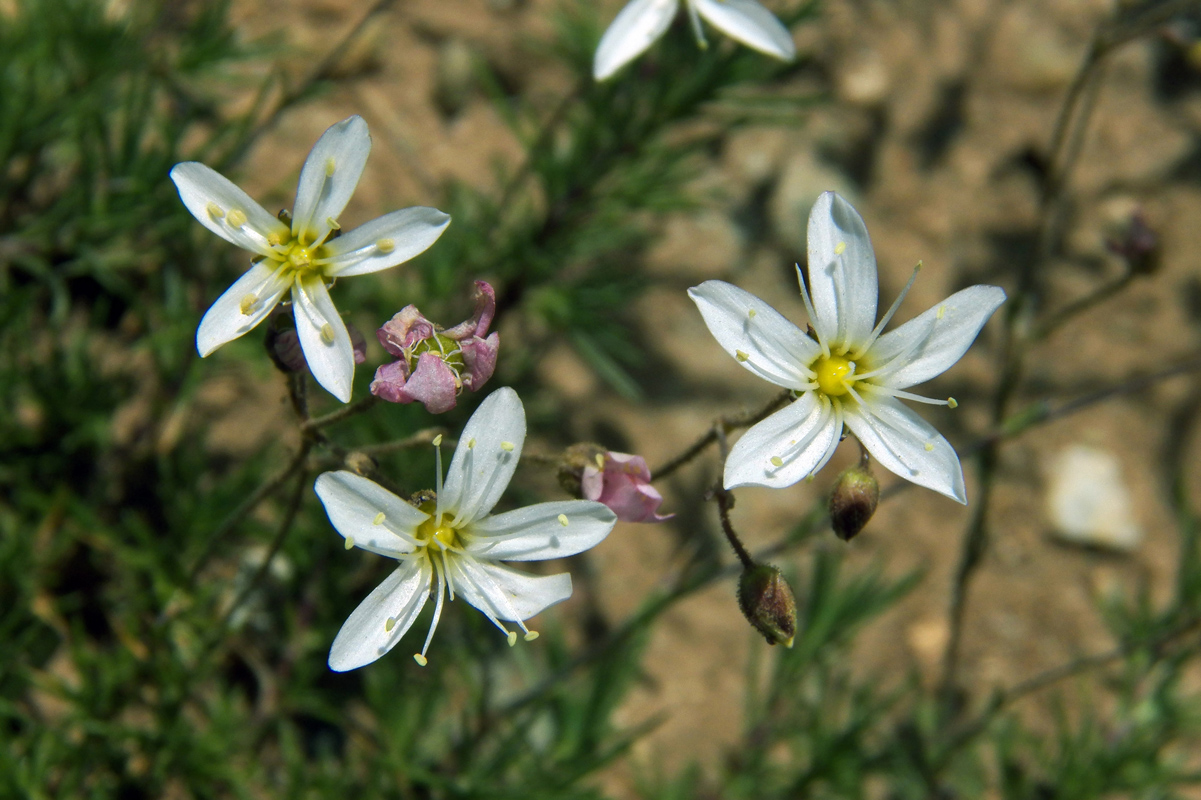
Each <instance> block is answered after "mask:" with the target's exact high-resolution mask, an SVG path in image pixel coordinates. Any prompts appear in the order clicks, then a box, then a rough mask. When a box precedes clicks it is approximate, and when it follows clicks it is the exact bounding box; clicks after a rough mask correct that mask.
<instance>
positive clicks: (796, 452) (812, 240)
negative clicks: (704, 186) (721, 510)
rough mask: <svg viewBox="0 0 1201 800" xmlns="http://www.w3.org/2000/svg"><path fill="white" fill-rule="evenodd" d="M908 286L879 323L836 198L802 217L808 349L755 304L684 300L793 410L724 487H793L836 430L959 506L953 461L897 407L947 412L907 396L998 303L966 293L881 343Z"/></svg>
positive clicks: (1000, 294) (818, 461)
mask: <svg viewBox="0 0 1201 800" xmlns="http://www.w3.org/2000/svg"><path fill="white" fill-rule="evenodd" d="M916 277H917V272H916V271H915V272H914V277H913V278H910V280H909V284H908V285H906V286H905V290H904V291H902V292H901V296H900V297H898V298H897V300H896V302H895V303H893V305H892V307H891V308H890V309H888V312H887V313H886V314H885V315H884V317H883V318H882V319H881V320H880V321H879V322H878V323H877V322H876V299H877V293H878V288H877V284H876V259H875V256H874V255H873V253H872V245H871V240H870V239H868V235H867V227H866V226H865V225H864V224H863V218H862V217H860V216H859V214H858V212H856V211H855V209H854V208H852V207H851V205H850V203H848V202H847V201H845V200H843V199H842V198H841V197H839V196H838V195H836V194H835V193H833V192H826V193H825V194H823V195H822V196H821V197H820V198H819V199H818V201H817V202H816V203H815V204H814V206H813V210H812V212H811V213H810V214H809V290H810V292H812V299H810V295H809V293H807V292H806V291H805V283H804V281H803V280H800V278H801V275H800V269H799V268H798V270H797V278H798V281H799V282H800V284H801V296H802V298H803V299H804V301H805V307H806V308H807V309H808V312H809V319H810V322H811V323H812V326H813V331H814V333H815V335H816V341H814V339H813V338H811V337H810V336H809V335H807V334H806V333H805V332H804V331H802V330H801V329H800V328H798V327H797V326H796V325H793V324H792V323H791V322H789V321H788V320H787V319H785V318H784V317H783V316H781V315H780V313H779V312H777V311H776V310H775V309H773V308H771V306H769V305H768V304H767V303H765V302H763V301H762V300H760V299H759V298H758V297H755V296H754V295H752V294H750V293H749V292H745V291H743V290H742V289H739V288H738V287H736V286H732V285H730V284H728V283H725V282H723V281H706V282H704V283H702V284H701V285H700V286H695V287H693V288H691V289H689V290H688V294H689V296H690V297H691V298H692V299H693V301H694V302H695V303H696V305H697V307H698V308H699V309H700V312H701V315H702V316H703V317H704V318H705V324H706V325H708V326H709V330H710V332H712V333H713V336H714V337H715V338H716V339H717V341H718V343H719V344H720V345H721V346H722V347H723V348H725V350H726V352H728V353H729V354H730V355H731V356H733V357H734V358H735V359H737V361H738V363H740V364H742V366H743V367H745V368H746V369H747V370H749V371H750V372H752V373H754V374H755V375H758V376H759V377H761V378H764V379H765V380H768V381H770V382H771V383H774V384H776V385H777V386H783V387H784V388H786V389H791V390H792V392H793V394H794V396H795V398H796V399H795V400H794V401H793V402H792V403H790V404H789V405H788V406H786V407H785V408H783V409H781V410H779V411H777V412H776V413H774V414H772V415H771V416H770V417H768V418H767V419H765V420H763V421H762V422H760V423H758V424H757V425H755V426H753V427H752V428H751V429H750V430H748V431H747V432H746V433H745V434H743V436H742V438H741V439H739V440H738V441H737V443H735V445H734V447H733V448H732V449H731V450H730V454H729V457H728V458H727V459H726V468H725V478H724V480H725V486H726V488H727V489H732V488H734V487H737V486H768V487H772V488H782V487H785V486H791V485H792V484H794V483H796V482H797V481H799V480H800V479H801V478H804V477H806V476H808V475H811V474H813V473H814V472H816V471H817V470H819V469H821V468H822V467H823V466H824V465H825V464H826V462H827V461H828V460H829V459H830V456H831V455H833V454H834V449H835V448H836V447H837V446H838V442H839V439H840V438H841V435H842V428H843V425H844V424H845V425H846V426H847V427H848V428H850V429H851V432H852V433H853V434H855V436H856V437H857V438H858V439H859V441H860V442H862V443H863V446H864V447H866V448H867V450H868V452H869V453H871V454H872V456H873V457H874V458H875V459H876V461H877V462H878V463H879V464H880V465H881V466H883V467H884V468H885V469H888V470H889V471H891V472H894V473H896V474H897V475H899V476H901V477H902V478H904V479H906V480H908V481H912V482H913V483H916V484H918V485H919V486H925V487H927V488H929V489H933V490H934V491H936V492H939V493H941V494H944V495H946V496H947V497H950V498H952V499H955V500H958V501H959V502H960V503H966V502H967V497H966V494H965V492H964V488H963V470H962V468H961V467H960V465H959V457H958V456H957V455H956V454H955V451H954V449H952V447H951V445H950V444H949V443H948V442H947V440H946V439H944V438H943V437H942V436H941V435H940V434H939V433H938V431H936V430H934V428H933V427H931V426H930V424H929V423H927V422H926V421H925V420H923V419H922V418H921V417H919V416H918V415H917V414H915V413H913V412H912V411H910V410H909V409H908V408H906V407H905V406H904V405H902V404H901V403H899V402H898V400H897V398H903V399H906V400H914V401H917V402H921V403H934V404H938V405H950V406H951V407H952V408H954V407H955V405H956V404H955V401H954V400H953V399H949V400H932V399H929V398H926V397H922V396H920V395H916V394H911V393H910V392H907V391H905V390H906V389H907V388H909V387H910V386H913V385H914V384H918V383H922V382H923V381H927V380H930V379H931V378H933V377H934V376H936V375H939V374H941V373H942V372H944V371H945V370H946V369H948V368H949V367H950V366H951V365H952V364H954V363H955V362H956V361H958V360H959V359H960V357H961V356H962V355H963V354H964V353H965V352H967V349H968V347H970V346H971V344H972V342H973V341H974V340H975V338H976V335H977V334H978V333H979V332H980V329H981V328H982V327H984V323H985V322H987V321H988V318H989V317H990V316H992V313H993V312H994V311H996V310H997V308H998V307H999V306H1000V305H1001V303H1003V302H1005V292H1004V290H1002V289H1000V288H999V287H996V286H983V285H980V286H971V287H969V288H967V289H964V290H963V291H960V292H956V293H955V294H953V295H951V296H950V297H948V298H947V299H946V300H944V301H943V302H941V303H939V304H938V305H936V306H934V307H933V308H931V309H930V310H929V311H926V312H925V313H924V314H922V315H920V316H918V317H915V318H914V319H912V320H910V321H909V322H907V323H905V324H904V325H902V326H901V327H899V328H897V329H896V330H893V331H891V332H889V333H886V334H884V335H883V336H881V335H880V333H881V331H882V330H883V329H884V326H885V325H886V324H888V321H889V320H890V319H892V315H893V314H894V313H895V312H896V310H897V307H898V306H900V304H901V300H902V299H903V298H904V297H905V293H906V292H908V290H909V287H910V286H912V285H913V280H914V278H916Z"/></svg>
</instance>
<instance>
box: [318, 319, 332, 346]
mask: <svg viewBox="0 0 1201 800" xmlns="http://www.w3.org/2000/svg"><path fill="white" fill-rule="evenodd" d="M321 341H323V342H325V343H326V344H333V343H334V326H333V325H330V324H329V323H328V322H327V323H325V324H324V325H322V326H321Z"/></svg>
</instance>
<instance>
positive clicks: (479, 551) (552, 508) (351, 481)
mask: <svg viewBox="0 0 1201 800" xmlns="http://www.w3.org/2000/svg"><path fill="white" fill-rule="evenodd" d="M524 441H525V409H524V408H522V405H521V400H520V398H518V397H517V393H516V392H514V391H513V390H512V389H509V388H504V389H499V390H497V391H495V392H493V393H492V394H491V395H489V396H488V397H487V398H486V399H485V400H484V402H483V403H481V404H480V407H479V408H478V409H476V411H475V413H474V414H472V415H471V419H470V420H468V422H467V426H466V427H465V428H464V429H463V435H462V437H461V438H460V439H459V444H458V447H456V448H455V455H454V458H453V459H452V460H451V462H450V470H449V471H448V472H447V475H446V483H445V485H443V483H442V470H441V456H439V460H438V462H439V469H438V476H437V483H438V490H437V492H436V496H435V497H434V498H431V499H429V500H428V501H426V502H423V503H422V504H421V506H420V508H418V507H415V506H412V505H410V504H409V503H407V502H405V501H404V500H402V499H400V498H399V497H397V496H396V495H394V494H392V493H391V492H389V491H388V490H386V489H384V488H383V487H381V486H379V484H376V483H374V482H373V481H370V480H367V479H366V478H363V477H360V476H358V475H355V474H354V473H352V472H345V471H342V472H326V473H324V474H323V475H321V476H320V477H318V478H317V485H316V490H317V496H318V497H319V498H321V502H322V503H324V504H325V511H326V513H327V514H329V519H330V522H332V523H333V525H334V527H335V528H337V529H338V533H340V534H342V536H343V537H345V539H346V548H347V549H348V550H349V549H350V548H351V547H361V548H363V549H364V550H370V551H371V552H373V553H379V554H380V555H383V556H388V557H389V558H395V559H396V560H397V561H399V562H400V566H399V567H397V568H396V570H395V571H394V572H393V573H392V574H391V575H389V576H388V577H387V578H386V579H385V580H384V582H383V583H381V584H380V585H379V586H377V587H376V589H375V591H373V592H372V593H371V594H369V595H368V596H367V599H366V600H364V601H363V602H362V603H361V604H360V605H359V607H358V608H356V609H355V610H354V613H352V614H351V615H350V618H349V619H347V620H346V623H345V624H344V625H343V626H342V630H341V631H339V632H338V636H337V638H335V639H334V644H333V647H332V648H331V649H330V651H329V666H330V668H331V669H333V670H336V671H338V672H345V671H346V670H350V669H356V668H357V667H361V666H364V665H366V664H370V663H371V662H372V661H375V660H376V659H377V658H379V657H380V656H382V655H383V654H384V653H386V652H388V651H389V650H391V649H392V648H393V646H395V645H396V643H397V642H398V641H400V638H401V637H402V636H404V634H405V632H406V631H408V629H409V628H410V627H411V626H412V624H413V622H414V621H415V620H416V619H417V615H418V614H420V613H421V609H422V608H423V607H424V606H425V602H426V600H428V599H429V596H430V594H433V595H434V596H435V598H436V605H435V607H434V619H433V622H431V623H430V629H429V633H428V634H427V635H426V637H425V645H424V646H423V647H422V648H421V652H420V653H417V654H416V655H415V656H413V657H414V658H415V659H416V660H417V663H418V664H421V665H422V666H424V665H425V663H426V658H425V653H426V651H427V650H428V649H429V645H430V640H431V639H432V638H433V636H434V629H435V628H436V627H437V626H438V620H439V619H440V618H441V616H442V605H443V598H444V596H445V595H446V594H447V593H449V595H450V599H452V600H453V599H454V598H455V595H458V596H460V597H462V598H463V599H464V600H466V601H467V602H468V603H471V605H473V606H475V607H476V608H478V609H479V610H480V611H482V612H483V613H484V615H485V616H486V617H488V619H490V620H491V621H492V623H493V624H494V625H496V627H498V628H500V629H501V631H503V632H504V633H505V635H506V636H507V637H508V639H509V644H510V645H512V644H514V643H515V642H516V641H517V632H516V631H510V630H508V629H507V628H506V627H505V626H504V625H503V624H502V622H501V620H509V621H512V622H515V623H516V624H517V627H519V628H520V629H521V630H522V631H524V633H525V638H526V640H527V641H529V640H531V639H534V638H535V637H537V635H538V634H537V633H535V632H533V631H530V630H529V629H528V628H527V627H526V625H525V622H524V621H525V620H527V619H529V618H530V617H532V616H534V615H535V614H537V613H538V612H539V611H542V610H543V609H544V608H546V607H547V606H550V605H553V604H554V603H558V602H559V601H560V600H566V599H567V598H568V597H570V596H571V576H570V575H568V574H567V573H560V574H558V575H548V576H536V575H528V574H526V573H524V572H519V571H517V570H515V569H511V568H509V567H507V566H504V565H503V564H501V563H499V562H501V561H543V560H546V559H549V558H563V557H564V556H570V555H574V554H576V553H579V552H582V551H584V550H587V549H589V548H590V547H594V546H595V545H596V544H598V543H599V542H600V541H601V540H602V539H604V538H605V537H606V536H607V535H608V534H609V531H610V530H611V529H612V528H613V523H615V522H616V521H617V516H616V515H615V514H614V513H613V512H612V511H610V510H609V509H608V508H607V507H606V506H604V505H602V504H601V503H595V502H592V501H590V500H567V501H561V502H552V503H539V504H538V505H534V506H529V507H527V508H521V509H517V510H515V511H507V512H505V513H503V514H496V515H494V516H490V515H489V512H490V511H491V510H492V507H493V506H495V505H496V502H497V501H498V500H499V499H500V496H501V494H502V493H503V492H504V490H505V487H506V486H508V484H509V479H510V478H512V477H513V470H514V469H515V468H516V466H517V460H518V459H519V458H520V457H521V445H522V443H523V442H524Z"/></svg>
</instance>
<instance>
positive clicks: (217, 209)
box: [204, 203, 225, 219]
mask: <svg viewBox="0 0 1201 800" xmlns="http://www.w3.org/2000/svg"><path fill="white" fill-rule="evenodd" d="M204 210H205V211H207V212H209V216H210V217H212V218H213V219H221V218H222V217H224V216H225V212H224V211H222V210H221V206H219V205H217V204H216V203H209V204H208V205H207V206H205V207H204Z"/></svg>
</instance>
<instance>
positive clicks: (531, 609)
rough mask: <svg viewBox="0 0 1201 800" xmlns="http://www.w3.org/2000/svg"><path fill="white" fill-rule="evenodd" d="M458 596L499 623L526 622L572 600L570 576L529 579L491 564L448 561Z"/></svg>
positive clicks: (522, 573)
mask: <svg viewBox="0 0 1201 800" xmlns="http://www.w3.org/2000/svg"><path fill="white" fill-rule="evenodd" d="M449 562H450V565H451V569H452V571H453V573H454V574H453V575H452V580H453V582H454V587H455V594H456V595H460V596H462V598H463V599H464V600H466V601H467V602H468V603H471V604H472V605H473V606H475V607H476V608H478V609H479V610H480V611H483V612H484V613H485V614H490V615H492V616H493V617H495V618H496V619H501V620H512V621H518V620H527V619H529V618H530V617H532V616H534V615H535V614H537V613H538V612H539V611H542V610H543V609H544V608H546V607H547V606H551V605H554V604H555V603H558V602H560V601H563V600H566V599H567V598H569V597H571V576H570V575H568V574H567V573H566V572H561V573H559V574H558V575H545V576H543V575H528V574H526V573H524V572H518V571H517V570H515V569H509V568H508V567H505V566H503V565H501V564H493V563H491V562H489V561H477V560H475V559H472V558H455V559H449Z"/></svg>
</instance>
